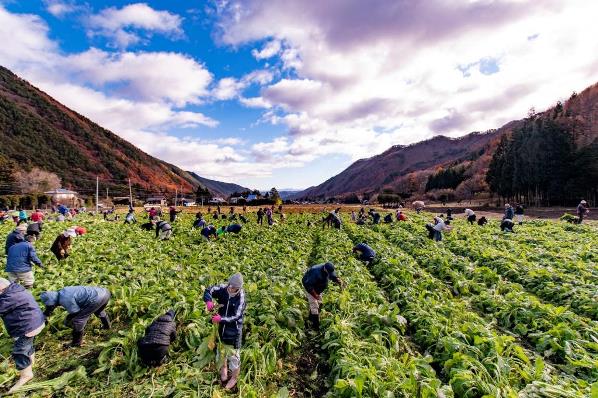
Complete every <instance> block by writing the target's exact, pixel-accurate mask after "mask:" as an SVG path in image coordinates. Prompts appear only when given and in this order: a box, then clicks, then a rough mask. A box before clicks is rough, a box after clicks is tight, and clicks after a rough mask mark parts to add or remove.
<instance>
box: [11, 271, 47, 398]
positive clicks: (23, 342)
mask: <svg viewBox="0 0 598 398" xmlns="http://www.w3.org/2000/svg"><path fill="white" fill-rule="evenodd" d="M0 317H2V321H3V322H4V327H5V328H6V331H7V332H8V335H9V336H10V337H12V338H13V339H14V343H13V346H12V358H13V360H14V362H15V366H16V368H17V370H18V371H19V372H20V377H19V380H18V381H17V383H16V384H15V385H14V386H13V387H12V388H11V389H10V390H9V391H8V393H9V394H10V393H13V392H15V391H16V390H17V389H18V388H19V387H21V386H23V385H24V384H25V383H27V382H28V381H29V380H31V379H32V378H33V362H34V360H35V351H34V347H33V341H34V339H35V336H37V335H38V334H40V332H41V331H42V329H43V328H44V326H45V318H44V314H43V313H42V310H41V309H40V308H39V305H38V304H37V302H36V301H35V299H34V298H33V296H32V295H31V293H30V292H29V291H28V290H27V289H25V288H24V287H23V286H21V285H19V284H18V283H10V282H9V281H8V280H6V279H4V278H0Z"/></svg>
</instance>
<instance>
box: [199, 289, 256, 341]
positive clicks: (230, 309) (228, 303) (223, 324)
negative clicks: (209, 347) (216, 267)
mask: <svg viewBox="0 0 598 398" xmlns="http://www.w3.org/2000/svg"><path fill="white" fill-rule="evenodd" d="M227 287H228V283H223V284H221V285H216V286H212V287H209V288H207V289H206V290H205V292H204V294H203V301H204V302H208V301H213V300H214V299H215V300H216V301H217V302H218V304H220V308H218V314H219V315H220V316H221V317H222V319H221V320H220V324H219V325H218V334H219V335H220V339H221V340H222V342H223V343H224V344H230V345H232V346H234V347H235V348H241V335H242V331H243V316H244V313H245V306H246V303H245V291H244V290H243V289H240V290H239V293H237V294H236V295H234V296H231V295H230V294H228V290H227Z"/></svg>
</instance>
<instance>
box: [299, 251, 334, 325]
mask: <svg viewBox="0 0 598 398" xmlns="http://www.w3.org/2000/svg"><path fill="white" fill-rule="evenodd" d="M328 281H332V282H334V283H336V284H338V285H339V286H341V287H342V286H343V282H342V280H341V278H339V277H338V276H337V275H336V272H335V271H334V264H332V263H330V262H328V263H325V264H318V265H314V266H312V267H311V268H309V269H308V270H307V272H306V273H305V274H304V275H303V279H302V280H301V282H302V283H303V287H304V288H305V292H306V295H307V302H308V303H309V320H310V321H311V324H312V327H313V328H314V329H315V330H319V329H320V304H321V303H322V293H323V292H324V290H326V289H327V288H328Z"/></svg>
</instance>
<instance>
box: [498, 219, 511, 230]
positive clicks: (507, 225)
mask: <svg viewBox="0 0 598 398" xmlns="http://www.w3.org/2000/svg"><path fill="white" fill-rule="evenodd" d="M514 225H515V223H514V222H513V220H511V219H510V218H505V219H504V220H502V222H501V223H500V230H501V231H503V232H515V231H514V230H513V226H514Z"/></svg>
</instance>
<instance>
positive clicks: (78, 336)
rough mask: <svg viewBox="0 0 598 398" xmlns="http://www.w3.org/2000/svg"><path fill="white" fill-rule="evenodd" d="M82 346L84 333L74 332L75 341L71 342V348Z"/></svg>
mask: <svg viewBox="0 0 598 398" xmlns="http://www.w3.org/2000/svg"><path fill="white" fill-rule="evenodd" d="M81 344H83V332H82V331H81V332H78V331H76V330H73V341H72V342H71V344H70V346H71V347H81Z"/></svg>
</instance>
